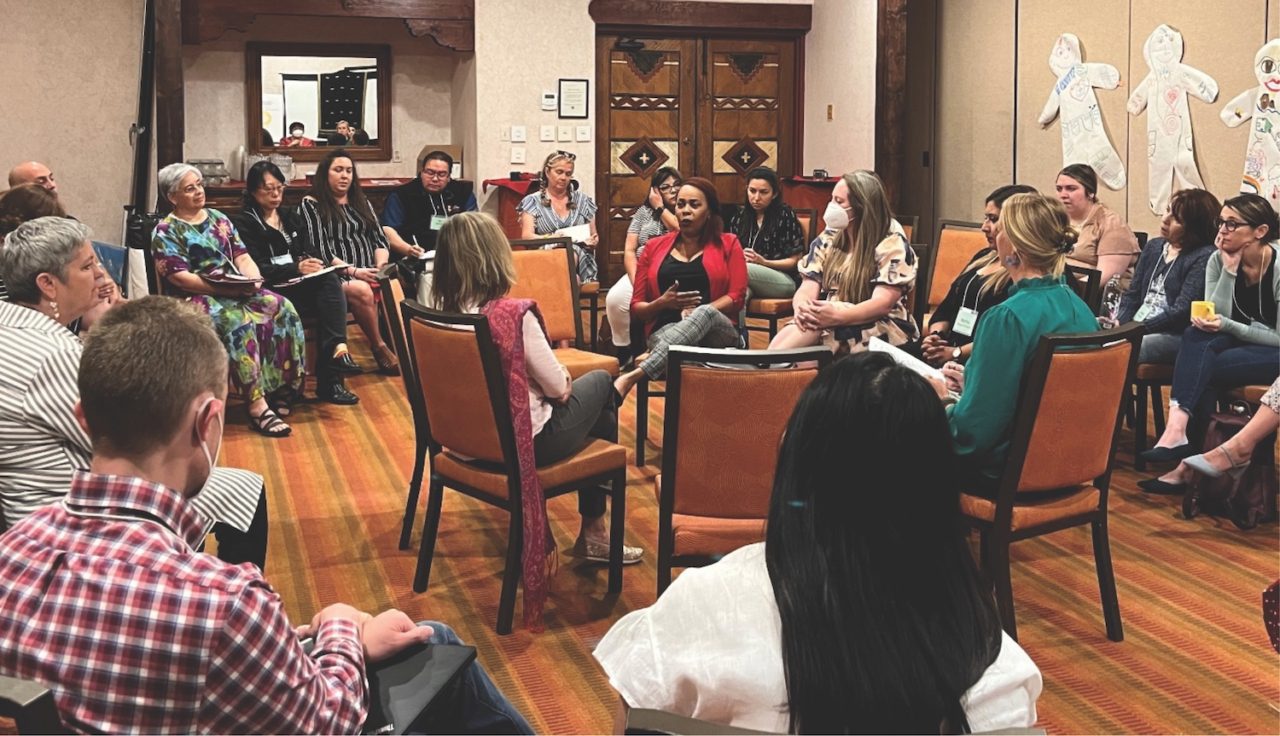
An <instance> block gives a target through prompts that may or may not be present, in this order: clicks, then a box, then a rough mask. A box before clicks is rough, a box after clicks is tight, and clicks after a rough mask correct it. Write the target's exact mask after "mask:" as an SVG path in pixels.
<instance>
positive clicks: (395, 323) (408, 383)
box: [378, 266, 420, 421]
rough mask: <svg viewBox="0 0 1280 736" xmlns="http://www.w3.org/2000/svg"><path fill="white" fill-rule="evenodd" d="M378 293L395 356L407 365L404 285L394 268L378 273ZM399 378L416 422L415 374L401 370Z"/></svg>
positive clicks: (407, 336) (409, 370) (408, 358)
mask: <svg viewBox="0 0 1280 736" xmlns="http://www.w3.org/2000/svg"><path fill="white" fill-rule="evenodd" d="M378 292H379V293H380V294H381V295H382V299H381V300H380V301H379V303H378V308H379V309H381V310H382V318H383V319H384V320H386V323H387V328H388V330H389V331H390V332H391V342H392V343H393V346H394V347H395V349H396V355H398V356H400V358H401V359H402V360H403V361H404V362H406V363H409V362H411V351H410V350H409V335H408V333H406V332H405V321H404V318H403V317H402V314H401V310H400V304H401V303H402V302H404V300H405V296H404V283H403V282H401V281H400V278H399V277H398V276H397V275H396V272H395V267H394V266H393V267H389V268H385V269H383V270H382V271H380V272H378ZM400 378H401V380H402V381H403V382H404V392H405V395H406V396H408V397H409V405H410V406H411V407H413V408H414V413H415V417H414V418H415V421H416V419H417V416H416V414H417V410H418V408H420V402H419V401H416V400H415V397H414V394H416V393H417V392H418V378H417V372H416V370H411V369H401V371H400Z"/></svg>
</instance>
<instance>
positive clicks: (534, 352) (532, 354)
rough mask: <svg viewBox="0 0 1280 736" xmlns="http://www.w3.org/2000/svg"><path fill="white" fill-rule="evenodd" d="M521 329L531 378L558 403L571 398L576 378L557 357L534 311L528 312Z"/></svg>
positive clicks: (549, 397) (526, 363) (527, 369)
mask: <svg viewBox="0 0 1280 736" xmlns="http://www.w3.org/2000/svg"><path fill="white" fill-rule="evenodd" d="M521 330H522V333H523V335H524V365H525V370H526V371H528V373H529V380H531V381H533V382H534V383H536V384H537V385H538V388H540V389H542V395H543V396H546V397H547V398H548V399H550V400H552V401H554V402H556V403H559V404H563V403H564V402H566V401H568V400H569V396H570V395H571V394H572V393H573V381H572V379H570V377H569V371H568V370H567V369H566V368H565V367H564V366H563V365H562V364H561V363H560V361H559V360H556V354H555V351H553V350H552V349H551V343H549V342H547V335H546V333H545V332H543V331H542V326H541V325H540V324H538V318H537V317H536V316H534V314H533V312H532V311H529V312H525V314H524V322H523V323H522V324H521Z"/></svg>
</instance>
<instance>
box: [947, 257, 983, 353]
mask: <svg viewBox="0 0 1280 736" xmlns="http://www.w3.org/2000/svg"><path fill="white" fill-rule="evenodd" d="M979 277H980V275H979V274H978V272H977V271H974V272H973V278H971V279H969V283H967V284H965V285H964V293H963V294H961V295H960V309H959V311H957V312H956V323H955V324H954V325H952V326H951V331H952V332H956V333H959V334H961V335H964V336H965V337H973V328H974V325H976V324H977V323H978V300H979V298H981V295H980V294H979V296H977V297H974V300H973V308H972V309H970V308H969V307H966V306H965V304H966V303H967V302H968V301H969V290H970V289H972V288H973V282H975V281H977V280H978V279H979Z"/></svg>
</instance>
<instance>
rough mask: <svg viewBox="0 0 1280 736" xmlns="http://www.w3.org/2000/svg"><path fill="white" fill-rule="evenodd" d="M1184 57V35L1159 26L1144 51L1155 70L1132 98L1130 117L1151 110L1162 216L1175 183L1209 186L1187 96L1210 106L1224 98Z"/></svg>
mask: <svg viewBox="0 0 1280 736" xmlns="http://www.w3.org/2000/svg"><path fill="white" fill-rule="evenodd" d="M1182 53H1183V50H1182V34H1181V33H1179V32H1178V31H1176V30H1174V29H1172V28H1170V27H1169V26H1167V25H1163V24H1162V25H1159V26H1157V27H1156V29H1155V30H1154V31H1152V32H1151V35H1150V36H1148V37H1147V42H1146V44H1145V45H1144V46H1143V47H1142V55H1143V57H1145V58H1146V60H1147V66H1148V67H1150V68H1151V71H1150V72H1149V73H1148V74H1147V76H1146V78H1145V79H1143V80H1142V81H1141V82H1139V83H1138V84H1137V86H1135V87H1134V88H1133V94H1132V95H1130V97H1129V105H1128V110H1129V114H1130V115H1140V114H1141V113H1142V111H1143V109H1146V111H1147V164H1148V167H1149V169H1148V171H1149V172H1150V177H1149V180H1148V182H1147V192H1148V197H1147V204H1148V205H1149V206H1150V207H1151V211H1152V212H1153V213H1155V214H1157V215H1161V216H1163V215H1164V213H1165V209H1167V208H1168V206H1169V195H1170V194H1172V192H1173V190H1174V186H1173V182H1174V179H1177V183H1178V186H1177V187H1176V188H1177V189H1190V188H1193V187H1194V188H1198V189H1203V188H1204V180H1203V179H1201V178H1200V170H1199V169H1197V168H1196V156H1195V149H1194V147H1193V145H1192V141H1191V114H1190V111H1189V110H1188V109H1187V95H1194V96H1195V97H1196V98H1198V99H1200V100H1203V101H1205V102H1213V101H1214V100H1216V99H1218V83H1217V82H1215V81H1214V80H1213V77H1210V76H1209V75H1208V74H1205V73H1204V72H1202V71H1200V70H1199V69H1195V68H1192V67H1190V66H1187V65H1186V64H1183V63H1182Z"/></svg>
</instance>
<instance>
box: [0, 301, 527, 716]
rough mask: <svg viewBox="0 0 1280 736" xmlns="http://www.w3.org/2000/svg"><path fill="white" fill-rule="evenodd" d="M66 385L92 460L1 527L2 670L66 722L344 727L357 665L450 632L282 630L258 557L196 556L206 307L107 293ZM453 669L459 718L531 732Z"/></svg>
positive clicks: (402, 624) (207, 446) (212, 338)
mask: <svg viewBox="0 0 1280 736" xmlns="http://www.w3.org/2000/svg"><path fill="white" fill-rule="evenodd" d="M79 383H80V396H81V403H80V405H79V406H78V407H77V418H78V419H79V420H80V421H81V423H82V424H83V425H84V427H85V429H86V431H87V432H88V433H89V435H90V437H91V438H92V440H93V446H94V449H95V455H94V458H93V462H92V465H91V466H90V470H89V471H87V472H78V473H77V474H76V476H75V478H74V479H73V481H72V485H71V490H70V493H68V495H67V496H66V498H65V499H64V500H63V501H61V502H58V503H54V504H50V505H49V506H45V507H43V508H41V509H40V510H39V511H36V512H35V513H33V514H31V515H30V516H28V517H27V518H26V519H24V520H23V521H21V522H19V523H18V524H16V525H14V527H13V528H12V529H10V530H9V532H8V533H6V534H5V535H3V536H0V674H5V675H10V676H14V677H21V678H25V679H29V680H35V681H38V682H40V683H42V684H44V685H45V686H47V687H49V688H50V689H51V690H52V691H53V693H54V699H55V702H56V703H57V707H58V711H59V714H60V716H61V718H62V720H63V723H64V724H65V725H66V726H67V727H68V728H69V729H72V730H75V731H81V732H109V733H121V732H142V733H197V732H198V733H357V732H358V731H359V729H360V727H361V725H362V724H363V723H364V720H365V715H366V707H367V702H368V696H367V694H366V692H365V687H366V683H365V674H364V668H365V662H366V661H376V660H378V659H381V658H385V657H389V656H391V655H392V654H394V653H396V652H398V651H400V650H402V649H403V648H405V647H406V646H409V645H410V644H414V643H418V642H423V641H450V642H456V641H457V638H456V636H454V635H453V634H452V632H451V631H449V630H448V627H444V626H443V625H435V626H434V627H432V626H418V625H416V624H415V623H414V622H413V621H412V620H410V619H409V617H408V616H407V615H405V614H404V613H403V612H401V611H396V610H391V611H386V612H384V613H382V614H379V615H377V616H371V615H369V614H367V613H363V612H361V611H359V610H357V609H355V608H353V607H351V606H349V605H346V604H343V603H338V604H334V605H331V606H329V607H328V608H325V609H324V610H322V611H320V612H319V613H317V614H316V615H315V617H314V618H313V619H312V620H311V622H310V624H308V625H306V626H303V627H300V628H299V629H297V630H296V631H295V629H294V628H293V627H292V626H291V625H290V624H289V621H288V619H287V618H286V616H285V614H284V608H283V606H282V605H281V602H280V597H279V596H278V595H277V594H276V592H275V591H274V590H272V589H271V586H270V585H268V584H267V582H266V581H265V580H264V579H263V578H262V576H261V573H260V572H259V571H258V569H257V568H256V567H254V566H253V565H249V564H244V565H234V566H233V565H229V564H227V563H225V562H222V561H221V560H218V559H217V558H215V557H213V556H210V555H205V554H203V553H200V552H196V551H195V549H196V547H197V546H198V545H199V543H200V542H201V540H202V537H203V529H204V524H203V523H202V521H201V519H200V518H199V516H198V514H197V512H196V511H195V510H194V508H193V507H192V506H191V505H190V504H189V503H187V499H189V498H190V497H191V496H194V495H195V494H196V493H198V492H199V491H200V490H201V489H202V488H203V487H204V484H205V482H206V481H207V479H208V476H209V474H210V472H211V470H212V467H213V465H214V463H215V462H216V460H215V458H216V456H217V454H218V450H219V449H220V447H221V443H222V440H221V434H222V421H223V412H224V406H223V401H224V399H225V396H226V390H227V356H226V352H225V351H224V350H223V347H222V345H221V343H220V342H219V341H218V338H217V335H216V334H215V333H214V332H213V330H212V327H211V326H210V324H209V321H208V318H207V317H206V316H204V315H202V314H199V313H198V312H196V311H195V310H193V309H190V308H189V307H187V306H186V305H184V304H182V303H180V302H177V301H176V300H173V299H166V298H163V297H147V298H145V299H141V300H136V301H133V302H128V303H125V304H122V305H120V306H118V307H117V308H115V309H113V310H112V311H111V312H110V313H109V314H108V316H107V317H105V318H104V320H103V321H102V323H101V324H99V325H98V326H97V327H95V329H94V331H93V334H92V336H91V337H90V339H89V342H88V345H87V346H86V348H85V351H84V355H83V357H82V360H81V368H80V375H79ZM433 628H435V629H436V631H434V632H433ZM299 634H307V635H311V636H314V637H315V646H314V648H313V649H312V651H311V653H310V654H307V653H306V652H304V651H303V648H302V645H301V643H300V640H299ZM463 680H464V681H463V684H462V687H460V688H459V692H461V693H462V695H461V696H460V698H459V699H460V701H463V702H459V703H458V704H457V707H458V708H459V709H460V710H461V711H463V714H462V717H461V719H460V720H459V721H458V723H459V728H460V729H461V728H472V727H474V728H477V729H481V730H488V731H524V732H527V731H528V730H529V726H528V724H527V723H526V722H525V721H524V719H523V718H521V717H520V715H519V713H517V712H515V710H514V709H512V708H511V706H510V704H509V703H507V702H506V700H505V699H504V698H503V697H502V695H501V693H499V692H498V691H497V690H496V688H494V687H493V684H492V683H491V682H489V680H488V677H487V675H485V674H484V671H483V670H481V669H480V668H479V666H478V665H474V664H473V665H472V666H471V668H470V669H469V671H467V672H466V673H464V675H463Z"/></svg>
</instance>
